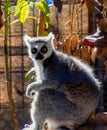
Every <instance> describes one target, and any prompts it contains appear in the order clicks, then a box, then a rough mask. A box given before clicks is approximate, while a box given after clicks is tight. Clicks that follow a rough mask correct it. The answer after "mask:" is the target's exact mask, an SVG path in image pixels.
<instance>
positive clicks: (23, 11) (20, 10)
mask: <svg viewBox="0 0 107 130" xmlns="http://www.w3.org/2000/svg"><path fill="white" fill-rule="evenodd" d="M29 10H30V9H29V4H28V2H27V1H26V0H18V1H17V5H16V8H15V12H14V16H17V15H18V14H20V18H19V20H20V21H21V22H22V23H24V22H25V21H26V19H27V17H28V15H29Z"/></svg>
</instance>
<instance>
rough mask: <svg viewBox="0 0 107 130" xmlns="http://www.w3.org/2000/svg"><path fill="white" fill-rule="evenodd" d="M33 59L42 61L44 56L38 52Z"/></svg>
mask: <svg viewBox="0 0 107 130" xmlns="http://www.w3.org/2000/svg"><path fill="white" fill-rule="evenodd" d="M35 58H36V60H42V59H43V58H44V56H43V55H42V54H41V53H40V52H38V53H37V54H36V56H35Z"/></svg>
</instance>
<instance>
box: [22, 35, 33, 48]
mask: <svg viewBox="0 0 107 130" xmlns="http://www.w3.org/2000/svg"><path fill="white" fill-rule="evenodd" d="M31 39H32V38H31V37H30V36H28V35H26V34H25V35H24V36H23V40H24V42H25V43H26V45H27V46H28V45H30V43H31Z"/></svg>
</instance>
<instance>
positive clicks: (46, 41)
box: [23, 33, 54, 61]
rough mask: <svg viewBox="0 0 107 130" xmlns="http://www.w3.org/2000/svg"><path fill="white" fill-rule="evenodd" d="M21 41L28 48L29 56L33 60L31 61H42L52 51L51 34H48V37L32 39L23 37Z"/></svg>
mask: <svg viewBox="0 0 107 130" xmlns="http://www.w3.org/2000/svg"><path fill="white" fill-rule="evenodd" d="M23 39H24V41H25V43H26V45H27V47H28V53H29V56H30V58H33V60H39V61H44V60H45V59H47V58H49V57H50V56H51V54H52V52H53V50H54V46H53V39H54V35H53V34H52V33H49V35H48V36H42V37H33V38H31V37H30V36H28V35H24V37H23Z"/></svg>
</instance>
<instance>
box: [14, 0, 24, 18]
mask: <svg viewBox="0 0 107 130" xmlns="http://www.w3.org/2000/svg"><path fill="white" fill-rule="evenodd" d="M22 6H23V0H22V1H21V0H18V1H17V4H16V7H15V12H14V16H17V15H18V14H19V13H20V10H21V8H22Z"/></svg>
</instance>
